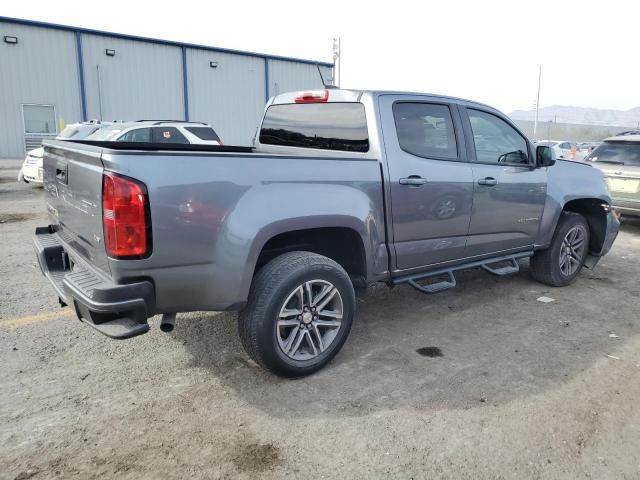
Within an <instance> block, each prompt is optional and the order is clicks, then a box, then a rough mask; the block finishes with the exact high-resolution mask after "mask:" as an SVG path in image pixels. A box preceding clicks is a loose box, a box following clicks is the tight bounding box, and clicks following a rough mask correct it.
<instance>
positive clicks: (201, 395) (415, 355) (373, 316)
mask: <svg viewBox="0 0 640 480" xmlns="http://www.w3.org/2000/svg"><path fill="white" fill-rule="evenodd" d="M17 165H18V164H17V163H16V162H7V161H3V162H0V239H1V245H2V250H1V253H0V282H1V284H2V290H1V293H0V295H1V296H0V299H1V304H0V365H2V368H1V369H0V479H3V480H4V479H10V480H14V479H21V480H25V479H28V478H33V479H44V478H82V479H93V478H96V479H97V478H100V479H105V478H107V479H108V478H118V479H139V478H166V479H184V478H207V479H209V478H214V479H215V478H243V479H255V478H266V479H269V478H282V477H285V476H286V477H287V478H341V479H344V478H348V479H360V478H362V479H364V478H417V479H422V478H451V479H485V478H492V479H500V478H504V479H511V478H512V479H528V478H545V479H547V478H567V479H579V478H594V479H638V478H640V403H639V402H638V398H640V320H639V319H638V294H639V293H640V268H639V267H640V255H639V253H640V222H631V221H629V222H627V223H625V224H624V225H623V229H622V232H621V234H620V236H619V238H618V241H617V242H616V244H615V245H614V248H613V251H612V252H611V254H610V255H609V256H607V257H606V258H605V259H604V260H603V262H601V264H600V265H599V266H598V268H597V269H596V270H595V271H594V272H590V271H585V272H583V273H582V274H581V276H580V277H579V279H578V281H577V282H576V283H575V284H574V285H573V286H571V287H567V288H562V289H552V288H549V287H546V286H543V285H540V284H538V283H535V282H533V281H532V280H531V279H530V278H529V275H528V272H527V269H528V267H527V264H526V262H524V263H523V265H522V267H523V268H522V271H521V272H520V273H519V274H517V275H514V276H511V277H507V278H497V277H493V276H490V275H488V274H485V273H482V272H479V271H472V272H466V273H463V274H462V275H460V277H459V287H458V288H456V289H455V290H452V291H449V292H446V293H442V294H439V295H436V296H425V295H422V294H420V293H418V292H416V291H414V290H412V289H411V288H410V287H399V288H395V289H389V288H387V287H385V286H377V287H374V288H372V289H370V291H369V293H368V295H367V296H366V298H364V300H363V301H361V302H360V303H359V311H358V315H357V318H356V322H355V324H354V328H353V331H352V333H351V337H350V339H349V341H348V342H347V344H346V345H345V347H344V349H343V351H342V352H341V353H340V354H339V355H338V357H336V359H335V360H334V362H333V363H332V364H331V365H330V366H329V367H328V368H326V369H324V370H323V371H321V372H320V373H318V374H316V375H313V376H311V377H308V378H305V379H301V380H295V381H292V380H282V379H279V378H276V377H274V376H272V375H270V374H268V373H266V372H264V371H262V370H261V369H259V368H257V367H256V366H255V365H254V364H253V363H252V362H251V361H250V360H249V359H248V357H247V356H246V355H245V354H244V352H243V351H242V349H241V347H240V344H239V341H238V338H237V335H236V316H235V314H231V313H219V314H216V313H206V312H199V313H193V314H183V315H179V317H178V324H177V328H176V330H175V331H174V332H173V333H172V334H163V333H161V332H160V331H159V329H158V328H157V326H158V323H159V321H158V319H157V318H154V319H153V320H152V330H151V332H150V333H149V334H147V335H144V336H142V337H138V338H136V339H132V340H128V341H123V342H116V341H113V340H109V339H107V338H105V337H103V336H101V335H99V334H98V333H96V332H94V331H93V330H91V329H90V328H88V327H85V326H83V325H82V324H80V323H79V322H78V321H77V320H75V319H74V317H73V315H72V314H71V312H70V311H69V310H68V309H60V308H59V307H58V304H57V299H56V297H55V295H54V293H53V290H52V289H51V288H50V287H49V286H48V284H47V282H46V280H45V279H44V277H42V275H41V274H40V272H39V270H38V268H37V265H36V262H35V258H34V255H33V253H32V248H31V244H30V241H31V240H30V238H31V235H32V232H33V229H34V227H35V226H36V225H43V224H45V222H46V220H45V216H44V214H43V202H42V191H41V190H39V189H35V188H33V187H30V186H28V185H24V184H18V183H17V182H15V175H16V173H17V170H16V168H17ZM541 296H549V297H551V298H553V299H555V301H553V302H551V303H548V304H544V303H541V302H539V301H537V299H538V298H539V297H541Z"/></svg>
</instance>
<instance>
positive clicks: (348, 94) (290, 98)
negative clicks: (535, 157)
mask: <svg viewBox="0 0 640 480" xmlns="http://www.w3.org/2000/svg"><path fill="white" fill-rule="evenodd" d="M322 91H323V90H309V91H307V90H301V91H297V92H287V93H281V94H280V95H276V96H274V97H272V98H271V101H270V102H269V105H281V104H285V103H296V97H299V96H300V94H301V93H311V92H322ZM326 92H328V99H327V100H326V101H327V102H359V101H360V100H361V99H362V96H363V95H371V96H373V97H378V96H381V95H407V96H418V97H429V98H439V99H441V100H444V101H447V102H453V103H464V104H466V105H476V106H478V107H482V108H485V109H490V110H494V111H497V110H496V109H495V108H494V107H492V106H490V105H486V104H484V103H480V102H476V101H474V100H468V99H465V98H459V97H451V96H447V95H440V94H435V93H424V92H408V91H402V90H351V89H328V90H326Z"/></svg>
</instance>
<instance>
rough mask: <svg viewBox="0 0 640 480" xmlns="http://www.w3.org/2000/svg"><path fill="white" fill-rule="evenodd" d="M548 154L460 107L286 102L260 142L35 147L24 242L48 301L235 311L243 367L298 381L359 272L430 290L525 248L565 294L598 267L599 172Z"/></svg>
mask: <svg viewBox="0 0 640 480" xmlns="http://www.w3.org/2000/svg"><path fill="white" fill-rule="evenodd" d="M545 148H547V147H538V148H536V147H535V146H534V145H532V144H531V143H530V142H529V141H528V140H526V137H524V136H523V135H522V134H521V133H520V132H519V131H518V130H517V128H516V127H515V126H513V125H512V124H511V123H510V121H509V120H508V119H507V118H506V117H504V116H503V115H502V114H501V113H500V112H497V111H496V110H494V109H491V108H490V107H487V106H484V105H480V104H476V103H474V102H469V101H465V100H459V99H452V98H449V97H435V96H429V95H421V94H401V93H397V92H353V91H340V90H328V91H320V92H305V93H303V94H295V93H294V94H284V95H281V96H279V97H275V98H274V99H272V100H271V102H270V104H269V105H268V106H267V109H266V113H265V118H264V120H263V123H262V127H261V129H260V132H259V135H258V137H257V138H256V145H255V148H243V147H228V146H225V147H202V146H186V147H185V146H184V145H180V146H176V145H166V144H157V145H155V144H135V145H133V144H123V143H118V142H115V143H114V142H91V141H80V142H64V141H50V142H47V143H46V144H45V157H44V178H45V182H44V188H45V191H46V198H47V210H48V212H49V215H50V221H51V223H50V225H49V226H46V227H41V228H39V229H38V230H37V231H36V235H35V238H34V243H35V248H36V252H37V256H38V259H39V262H40V265H41V267H42V270H43V272H44V273H45V275H46V276H47V277H48V278H49V280H50V281H51V283H52V284H53V286H54V288H55V290H56V292H57V294H58V295H59V297H60V299H61V302H63V303H65V304H69V305H73V306H74V308H75V309H76V312H77V314H78V317H79V318H80V319H81V320H83V321H84V322H86V323H88V324H90V325H92V326H93V327H95V328H96V329H98V330H99V331H101V332H102V333H105V334H107V335H109V336H111V337H114V338H128V337H132V336H136V335H139V334H141V333H145V332H146V331H147V330H148V329H149V326H148V323H147V318H149V317H150V316H153V315H155V314H167V318H169V319H171V318H173V314H175V313H177V312H185V311H194V310H240V311H241V313H240V321H239V331H240V336H241V338H242V340H243V345H244V347H245V349H246V350H247V352H248V353H249V354H250V355H251V356H252V358H254V360H256V361H257V362H259V363H260V364H262V365H264V366H266V367H267V368H269V369H271V370H272V371H274V372H275V373H278V374H282V375H303V374H308V373H311V372H312V371H315V370H317V369H318V368H321V367H322V366H323V365H325V364H326V363H327V362H328V361H329V360H331V358H332V357H333V356H334V355H335V354H336V353H337V351H338V350H339V349H340V348H341V346H342V344H343V343H344V341H346V338H347V335H348V333H349V330H350V326H351V321H352V318H353V314H354V311H355V297H354V294H355V291H360V290H362V289H364V288H366V286H367V284H369V283H372V282H378V281H385V282H387V283H389V284H391V285H394V284H400V283H409V284H411V285H412V286H414V287H415V288H418V289H419V290H421V291H423V292H425V293H435V292H437V291H442V290H445V289H448V288H452V287H453V286H455V276H454V272H455V271H457V270H459V269H462V268H470V267H482V268H485V270H487V271H488V272H490V273H494V274H499V275H503V274H507V273H513V272H515V271H517V270H518V268H519V263H518V260H519V259H521V258H525V257H532V258H531V270H532V274H533V275H534V278H536V279H538V280H540V281H543V282H545V283H548V284H550V285H556V286H561V285H567V284H569V283H570V282H571V281H572V280H573V279H574V278H575V275H577V273H578V272H579V270H580V268H581V267H582V266H583V265H586V266H588V267H593V266H595V264H596V263H597V261H598V259H599V258H600V257H601V256H602V255H604V254H606V252H607V251H608V250H609V248H610V247H611V244H612V243H613V241H614V239H615V236H616V233H617V229H618V222H617V220H616V218H615V216H614V215H613V213H612V212H611V209H610V207H609V205H610V197H609V194H608V192H607V188H606V183H605V181H604V180H603V177H602V174H601V173H600V172H599V171H597V170H596V169H593V168H591V167H589V166H584V165H577V164H573V163H570V162H563V161H559V162H557V163H555V162H554V161H553V160H552V159H551V158H550V157H545V155H546V154H547V153H548V152H547V150H545ZM554 163H555V164H554ZM442 275H444V276H445V277H446V278H445V279H444V280H440V281H435V282H432V283H427V284H425V283H424V280H425V279H430V278H432V277H436V276H438V277H439V276H442ZM167 321H169V320H167Z"/></svg>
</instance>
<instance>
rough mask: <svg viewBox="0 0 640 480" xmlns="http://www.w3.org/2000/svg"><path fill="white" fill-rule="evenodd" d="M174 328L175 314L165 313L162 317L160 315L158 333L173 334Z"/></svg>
mask: <svg viewBox="0 0 640 480" xmlns="http://www.w3.org/2000/svg"><path fill="white" fill-rule="evenodd" d="M174 328H176V314H175V313H165V314H164V315H162V320H161V321H160V331H161V332H165V333H170V332H173V329H174Z"/></svg>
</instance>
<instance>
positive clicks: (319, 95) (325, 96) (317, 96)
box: [295, 90, 329, 103]
mask: <svg viewBox="0 0 640 480" xmlns="http://www.w3.org/2000/svg"><path fill="white" fill-rule="evenodd" d="M327 101H329V90H312V91H310V92H300V93H298V96H297V97H296V99H295V102H296V103H322V102H327Z"/></svg>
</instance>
